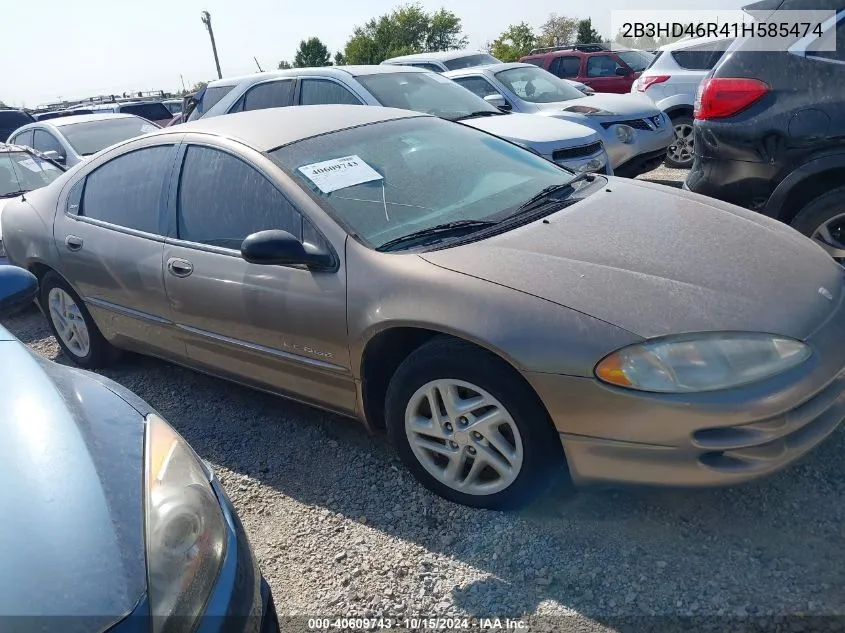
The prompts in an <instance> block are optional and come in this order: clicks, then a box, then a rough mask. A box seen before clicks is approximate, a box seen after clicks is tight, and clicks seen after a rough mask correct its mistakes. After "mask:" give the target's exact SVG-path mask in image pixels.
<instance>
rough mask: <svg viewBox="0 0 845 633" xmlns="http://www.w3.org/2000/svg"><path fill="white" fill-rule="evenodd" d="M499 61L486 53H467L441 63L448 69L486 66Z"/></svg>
mask: <svg viewBox="0 0 845 633" xmlns="http://www.w3.org/2000/svg"><path fill="white" fill-rule="evenodd" d="M500 63H501V62H500V61H499V60H498V59H496V58H495V57H493V56H492V55H488V54H487V53H479V54H477V55H467V56H466V57H457V58H455V59H450V60H449V61H444V62H443V65H444V66H446V68H448V69H449V70H460V69H461V68H475V67H476V66H487V65H489V64H500Z"/></svg>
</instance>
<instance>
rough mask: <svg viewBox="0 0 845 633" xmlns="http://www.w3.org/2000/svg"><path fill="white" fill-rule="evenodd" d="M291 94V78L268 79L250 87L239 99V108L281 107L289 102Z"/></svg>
mask: <svg viewBox="0 0 845 633" xmlns="http://www.w3.org/2000/svg"><path fill="white" fill-rule="evenodd" d="M292 95H293V80H292V79H286V80H284V81H270V82H267V83H263V84H259V85H257V86H253V87H252V88H250V89H249V90H248V91H247V93H246V94H245V95H244V96H243V98H242V99H243V100H242V101H241V100H239V102H238V105H239V106H240V108H239V109H238V111H240V110H264V109H266V108H282V107H285V106H289V105H290V104H291V96H292Z"/></svg>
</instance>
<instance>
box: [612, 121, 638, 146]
mask: <svg viewBox="0 0 845 633" xmlns="http://www.w3.org/2000/svg"><path fill="white" fill-rule="evenodd" d="M616 138H618V139H619V142H621V143H625V144H626V145H628V144H630V143H633V142H634V129H633V128H632V127H630V126H627V125H617V126H616Z"/></svg>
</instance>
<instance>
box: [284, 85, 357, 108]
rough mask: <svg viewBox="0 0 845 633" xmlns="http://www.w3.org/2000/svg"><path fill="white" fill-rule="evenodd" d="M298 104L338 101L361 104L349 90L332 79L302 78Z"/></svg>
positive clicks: (340, 102)
mask: <svg viewBox="0 0 845 633" xmlns="http://www.w3.org/2000/svg"><path fill="white" fill-rule="evenodd" d="M299 103H300V105H320V104H328V103H339V104H349V105H361V102H360V101H359V100H358V98H357V97H356V96H355V95H353V94H352V93H351V92H349V90H347V89H346V88H344V87H343V86H341V85H340V84H337V83H335V82H333V81H327V80H325V79H303V80H302V87H301V88H300V94H299Z"/></svg>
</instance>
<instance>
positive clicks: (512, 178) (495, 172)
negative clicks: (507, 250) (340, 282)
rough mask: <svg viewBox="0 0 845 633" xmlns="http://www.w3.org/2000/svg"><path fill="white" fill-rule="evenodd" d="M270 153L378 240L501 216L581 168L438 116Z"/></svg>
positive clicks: (347, 224)
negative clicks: (561, 164) (566, 165)
mask: <svg viewBox="0 0 845 633" xmlns="http://www.w3.org/2000/svg"><path fill="white" fill-rule="evenodd" d="M270 156H271V157H272V158H273V159H274V160H275V161H276V162H277V163H278V164H279V165H280V166H281V167H282V169H284V170H285V171H287V172H288V173H290V174H291V175H292V176H293V178H294V179H295V180H296V181H297V182H299V183H300V185H301V186H302V187H303V188H304V189H306V190H307V191H309V192H311V194H312V195H313V196H314V197H315V198H316V200H317V201H318V202H319V203H320V204H321V205H322V206H323V208H324V209H325V210H326V212H327V213H329V214H330V215H331V216H332V217H333V218H334V219H335V220H336V221H337V222H338V223H339V224H340V225H341V226H343V227H344V228H345V229H346V230H347V231H348V232H350V233H355V234H357V235H358V236H359V237H360V238H361V239H362V240H363V241H364V242H365V243H366V244H369V245H370V246H371V247H373V248H378V247H380V246H382V245H384V244H385V243H387V242H389V241H391V240H393V239H396V238H399V237H402V236H405V235H408V234H410V233H413V232H415V231H419V230H423V229H426V228H430V227H432V226H435V225H439V224H442V223H444V222H452V221H458V220H483V221H486V220H495V219H501V218H502V217H505V216H507V215H510V214H512V213H514V212H515V210H516V209H517V208H518V207H519V206H520V205H522V204H523V203H524V202H525V201H526V200H528V199H529V198H531V197H532V196H534V195H536V194H537V193H539V192H540V191H541V190H543V189H545V188H546V187H549V186H551V185H558V184H566V183H567V182H569V181H570V180H571V179H572V177H573V175H572V173H571V172H569V171H567V170H564V169H562V168H560V167H558V166H557V165H555V164H554V163H552V162H550V161H547V160H545V159H543V158H542V157H540V156H538V155H536V154H534V153H532V152H529V151H527V150H525V149H522V148H521V147H518V146H516V145H513V144H511V143H508V142H507V141H504V140H502V139H500V138H498V137H495V136H492V135H489V134H485V133H483V132H480V131H478V130H475V129H473V128H470V127H467V126H463V125H453V124H452V123H449V122H448V121H443V120H440V119H438V118H435V117H412V118H407V119H399V120H393V121H387V122H383V123H377V124H373V125H366V126H361V127H357V128H352V129H347V130H342V131H338V132H333V133H330V134H325V135H322V136H318V137H314V138H309V139H305V140H302V141H298V142H296V143H293V144H291V145H287V146H284V147H281V148H279V149H277V150H275V151H273V152H271V153H270ZM345 169H349V171H345V172H344V171H343V170H345ZM309 174H310V175H309ZM327 174H328V176H327ZM314 179H316V180H314ZM227 180H228V179H227ZM215 181H216V180H215ZM206 182H207V181H206Z"/></svg>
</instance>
